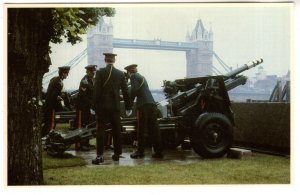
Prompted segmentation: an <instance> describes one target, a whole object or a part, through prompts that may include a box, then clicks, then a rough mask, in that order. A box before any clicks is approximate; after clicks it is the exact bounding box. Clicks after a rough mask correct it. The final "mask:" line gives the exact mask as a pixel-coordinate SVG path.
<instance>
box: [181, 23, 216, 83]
mask: <svg viewBox="0 0 300 195" xmlns="http://www.w3.org/2000/svg"><path fill="white" fill-rule="evenodd" d="M186 41H187V42H189V43H194V44H195V45H196V47H197V49H192V50H189V51H187V52H186V62H187V63H186V74H187V75H186V76H187V77H188V78H189V77H199V76H206V75H211V74H212V67H213V62H212V58H213V32H212V29H211V28H210V30H209V31H207V30H206V29H205V28H204V25H203V23H202V21H201V19H199V20H198V21H197V24H196V26H195V28H194V30H193V32H192V34H191V35H190V34H189V33H187V35H186Z"/></svg>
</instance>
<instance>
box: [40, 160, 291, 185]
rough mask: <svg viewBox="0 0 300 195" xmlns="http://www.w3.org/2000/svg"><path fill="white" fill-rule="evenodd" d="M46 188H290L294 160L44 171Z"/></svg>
mask: <svg viewBox="0 0 300 195" xmlns="http://www.w3.org/2000/svg"><path fill="white" fill-rule="evenodd" d="M44 179H45V183H46V185H149V184H150V185H155V184H289V183H290V182H291V181H290V159H289V158H286V157H278V156H269V155H254V156H248V157H245V158H243V159H242V160H236V159H228V158H222V159H206V160H199V162H198V163H190V164H178V163H174V162H170V161H163V162H160V163H154V164H148V165H136V166H113V167H111V166H106V165H97V166H93V165H92V167H72V168H62V169H48V170H45V171H44Z"/></svg>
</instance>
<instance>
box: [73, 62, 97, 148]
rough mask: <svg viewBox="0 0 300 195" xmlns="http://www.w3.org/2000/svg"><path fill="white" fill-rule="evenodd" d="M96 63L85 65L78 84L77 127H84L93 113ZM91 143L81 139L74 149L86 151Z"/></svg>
mask: <svg viewBox="0 0 300 195" xmlns="http://www.w3.org/2000/svg"><path fill="white" fill-rule="evenodd" d="M96 68H97V65H88V66H86V67H85V69H86V75H85V76H84V77H83V78H82V79H81V81H80V85H79V92H78V96H77V101H76V126H77V128H81V127H84V126H86V125H88V124H89V123H90V120H91V114H95V113H94V111H93V110H91V107H92V100H93V90H94V82H95V81H94V76H95V73H96ZM90 147H91V145H90V144H89V140H88V139H86V140H81V142H80V143H76V144H75V149H76V150H83V151H88V150H89V149H90Z"/></svg>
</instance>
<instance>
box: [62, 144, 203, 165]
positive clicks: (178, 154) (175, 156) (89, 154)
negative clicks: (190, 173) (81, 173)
mask: <svg viewBox="0 0 300 195" xmlns="http://www.w3.org/2000/svg"><path fill="white" fill-rule="evenodd" d="M134 151H135V148H130V147H126V148H123V154H122V158H120V160H119V162H115V161H113V160H112V159H111V156H112V155H113V150H111V149H108V150H106V151H105V153H104V163H102V164H101V165H93V164H92V159H94V158H95V155H96V150H90V151H85V152H83V151H75V150H69V151H67V152H68V153H70V154H72V155H74V156H80V157H82V158H84V159H85V160H86V162H87V166H102V167H103V166H104V167H107V166H135V165H140V164H153V163H166V162H168V163H182V164H187V163H193V162H199V161H200V160H202V158H201V157H200V156H199V155H198V154H196V153H195V152H194V151H193V150H183V149H181V148H180V147H178V148H177V149H174V150H165V151H164V158H163V159H153V158H152V157H151V150H150V149H146V150H145V157H144V158H142V159H131V158H130V154H131V153H132V152H134Z"/></svg>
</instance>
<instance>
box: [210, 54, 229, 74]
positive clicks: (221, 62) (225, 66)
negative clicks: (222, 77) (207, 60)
mask: <svg viewBox="0 0 300 195" xmlns="http://www.w3.org/2000/svg"><path fill="white" fill-rule="evenodd" d="M213 55H214V56H215V57H216V59H217V60H218V62H219V63H220V64H221V65H222V67H223V68H224V69H225V71H226V72H227V73H228V72H230V71H231V67H229V66H228V65H227V64H225V62H224V61H223V60H222V59H221V58H220V57H219V56H218V55H217V54H216V53H215V52H213Z"/></svg>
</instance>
